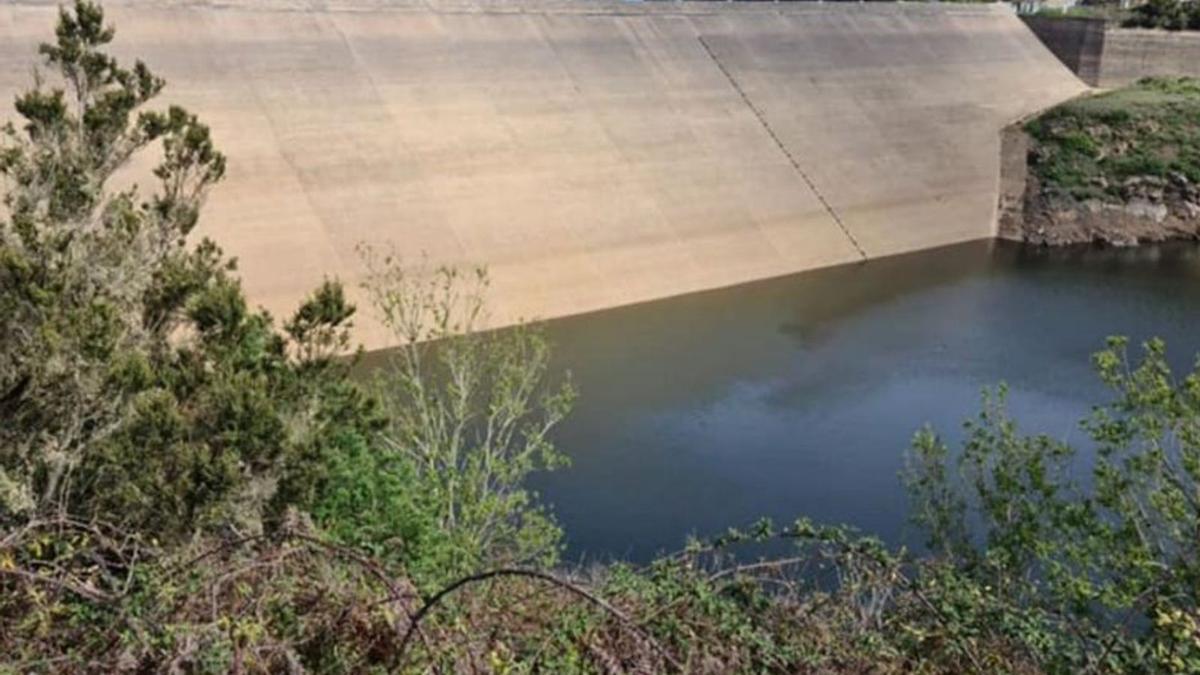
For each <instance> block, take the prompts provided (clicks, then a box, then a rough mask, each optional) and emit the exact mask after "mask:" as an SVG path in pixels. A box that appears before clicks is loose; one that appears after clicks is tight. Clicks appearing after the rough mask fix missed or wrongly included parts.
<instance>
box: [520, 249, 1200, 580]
mask: <svg viewBox="0 0 1200 675" xmlns="http://www.w3.org/2000/svg"><path fill="white" fill-rule="evenodd" d="M1198 278H1200V250H1198V249H1197V247H1195V246H1191V245H1186V246H1184V245H1177V246H1164V247H1152V248H1143V249H1136V250H1112V249H1108V250H1101V249H1090V248H1084V249H1071V250H1056V251H1047V250H1039V249H1028V248H1023V247H1019V246H1015V245H1009V244H1004V243H989V242H977V243H972V244H966V245H961V246H954V247H949V248H944V249H939V250H937V251H931V252H924V253H920V254H914V255H909V256H901V257H896V258H890V259H886V260H880V261H872V262H869V263H865V264H861V265H854V266H848V267H842V268H837V269H833V270H826V271H819V272H814V273H806V274H800V275H796V276H793V277H788V278H784V279H776V280H771V281H767V282H761V283H754V284H748V285H745V286H740V287H737V288H733V289H727V290H721V291H714V292H709V293H700V294H695V295H689V296H684V297H680V298H674V299H670V300H665V301H661V302H654V303H647V304H643V305H638V306H633V307H627V308H621V309H616V310H610V311H606V312H600V313H596V314H590V315H585V316H580V317H574V318H569V319H564V320H559V321H554V322H550V323H549V324H548V330H549V332H550V335H551V338H552V339H553V340H554V342H555V345H556V349H557V352H556V354H557V355H556V367H557V368H560V369H569V370H571V371H572V374H573V377H574V379H575V381H576V383H577V384H578V385H579V388H580V391H581V399H580V402H579V405H578V407H577V409H576V410H575V412H574V413H573V414H572V416H571V418H570V419H569V420H568V421H567V422H566V423H565V424H564V425H563V427H561V429H560V430H559V433H558V434H557V440H558V441H559V443H560V446H561V447H562V448H563V449H564V450H565V451H566V452H567V453H568V454H569V455H570V456H571V457H572V459H573V461H574V464H573V466H571V467H569V468H566V469H563V470H560V471H557V472H554V473H551V474H545V475H540V476H538V477H537V478H536V480H535V487H536V488H537V489H538V490H539V491H540V492H541V494H542V496H543V498H544V499H545V500H546V501H548V502H550V503H551V504H553V506H554V509H555V511H556V513H557V514H558V517H559V519H560V521H561V522H562V524H563V525H564V527H565V529H566V530H567V533H568V537H569V545H570V550H569V555H570V556H571V557H574V558H578V557H582V556H590V557H601V558H607V557H612V556H631V557H634V558H641V559H644V558H646V557H648V556H650V555H652V554H653V553H655V552H657V551H659V550H663V549H673V548H676V547H678V546H679V545H680V544H681V543H682V542H683V540H684V537H685V535H686V534H687V533H689V532H700V533H704V532H713V531H717V530H720V529H722V528H724V527H727V526H729V525H737V524H742V523H745V522H747V521H750V520H753V519H754V518H756V517H758V516H760V515H769V516H773V517H776V518H781V519H790V518H792V517H794V516H796V515H801V514H803V515H808V516H811V517H813V518H816V519H819V520H825V521H831V522H846V523H850V524H854V525H856V526H858V527H860V528H862V529H864V530H868V531H871V532H874V533H877V534H880V535H882V536H884V537H885V538H887V539H889V540H892V541H894V542H899V541H902V540H904V539H905V537H906V533H905V528H904V508H905V500H904V496H903V493H902V491H901V489H900V486H899V483H898V481H897V479H896V473H897V471H898V470H899V469H900V467H901V461H902V452H903V450H904V448H905V447H906V445H907V442H908V439H909V438H910V437H911V435H912V433H913V431H914V430H915V429H917V428H918V427H919V426H920V425H921V424H923V423H926V422H928V423H932V424H934V425H935V426H937V427H938V428H939V429H941V430H944V431H946V432H949V435H951V436H953V435H955V434H956V433H957V431H958V429H959V425H960V422H961V421H962V420H963V419H964V418H965V417H967V416H969V415H972V414H974V412H975V411H976V410H977V404H978V395H979V391H980V389H981V387H983V386H987V385H992V384H995V383H997V382H999V381H1001V380H1005V381H1007V382H1008V383H1009V385H1010V388H1011V390H1012V407H1013V409H1014V412H1015V413H1016V414H1017V415H1018V416H1019V418H1020V419H1021V420H1022V421H1023V423H1025V425H1026V426H1027V427H1028V428H1030V429H1032V430H1037V431H1043V432H1047V433H1051V434H1054V435H1056V436H1060V437H1063V438H1068V439H1075V438H1078V437H1079V435H1080V434H1079V432H1078V430H1077V428H1076V425H1075V421H1076V420H1077V419H1078V418H1079V417H1081V416H1082V415H1084V414H1086V413H1087V411H1088V409H1089V405H1090V404H1091V403H1093V402H1095V401H1097V400H1099V399H1100V397H1102V396H1103V395H1104V392H1103V390H1102V389H1101V388H1100V386H1099V384H1098V383H1097V382H1096V380H1095V378H1094V377H1093V376H1092V374H1091V370H1090V366H1089V363H1088V356H1089V355H1090V354H1091V353H1092V352H1094V351H1095V350H1096V349H1097V348H1099V347H1100V346H1101V345H1102V343H1103V339H1104V337H1105V336H1106V335H1109V334H1113V333H1123V334H1127V335H1130V336H1131V337H1133V338H1134V339H1135V340H1139V339H1144V338H1145V337H1148V336H1151V335H1161V336H1163V337H1164V338H1166V339H1167V340H1168V343H1169V345H1170V346H1171V348H1172V354H1173V358H1174V360H1175V361H1176V362H1177V363H1178V364H1179V365H1181V366H1183V365H1186V364H1188V363H1190V361H1191V358H1192V355H1193V354H1195V352H1196V351H1197V350H1198V349H1200V340H1198V337H1200V334H1198V333H1197V331H1196V330H1195V329H1196V327H1197V325H1198V324H1200V318H1198V317H1200V315H1198V314H1197V312H1196V309H1197V308H1198V307H1200V283H1197V280H1198Z"/></svg>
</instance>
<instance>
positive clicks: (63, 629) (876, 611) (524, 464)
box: [0, 0, 1200, 673]
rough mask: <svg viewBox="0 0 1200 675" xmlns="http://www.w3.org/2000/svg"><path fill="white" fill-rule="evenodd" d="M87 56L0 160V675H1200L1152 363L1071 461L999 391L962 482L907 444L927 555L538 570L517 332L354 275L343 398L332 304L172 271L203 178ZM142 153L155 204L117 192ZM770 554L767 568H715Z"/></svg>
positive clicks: (765, 527)
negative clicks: (355, 359)
mask: <svg viewBox="0 0 1200 675" xmlns="http://www.w3.org/2000/svg"><path fill="white" fill-rule="evenodd" d="M112 38H113V33H112V30H111V29H109V28H107V27H105V25H104V23H103V14H102V12H101V10H100V8H99V7H98V6H95V5H93V4H90V3H88V2H86V1H84V0H80V1H79V2H77V3H76V4H75V6H74V7H73V9H71V10H65V11H63V12H62V14H61V17H60V24H59V28H58V31H57V40H56V42H55V43H53V44H49V45H46V46H43V48H42V54H43V55H44V56H45V58H46V61H47V65H48V67H49V68H50V69H51V70H52V71H54V72H56V73H57V75H58V76H59V77H60V79H58V80H56V81H57V82H58V83H59V84H60V86H61V89H55V88H51V87H50V85H49V84H47V82H49V80H47V81H45V82H43V81H39V83H38V86H36V87H35V88H34V89H33V90H31V91H30V92H28V93H26V94H25V95H23V96H22V97H20V98H19V99H18V101H17V111H18V113H19V115H20V116H21V118H22V119H23V121H22V122H21V125H20V126H19V127H18V126H16V125H9V126H8V127H6V128H5V132H4V137H3V143H2V144H0V176H3V178H4V180H5V189H6V192H5V200H4V214H5V217H6V219H5V220H3V221H0V672H14V673H15V672H21V673H26V672H56V673H59V672H95V673H100V672H103V673H113V672H186V673H210V672H211V673H219V672H237V673H250V672H288V673H296V672H325V673H338V672H354V673H359V672H395V671H399V672H414V673H415V672H494V673H513V672H564V673H571V672H589V673H590V672H601V673H617V672H708V673H728V672H753V673H759V672H778V673H797V672H820V673H830V672H847V673H860V672H881V673H887V672H922V673H964V672H988V673H992V672H1016V673H1041V672H1052V673H1060V672H1061V673H1068V672H1069V673H1075V672H1092V673H1108V672H1112V673H1116V672H1196V671H1197V670H1200V611H1198V607H1197V594H1198V593H1200V556H1198V555H1197V550H1196V549H1197V547H1198V546H1200V539H1198V538H1197V537H1196V536H1195V533H1196V532H1197V531H1198V528H1200V497H1198V496H1197V495H1198V494H1200V482H1198V481H1200V433H1198V430H1200V371H1197V372H1193V373H1191V374H1189V375H1187V376H1186V377H1184V378H1183V379H1181V380H1177V379H1175V378H1174V377H1173V376H1172V375H1171V373H1170V372H1169V370H1168V369H1167V367H1166V365H1165V358H1164V353H1163V347H1162V346H1161V345H1160V344H1157V343H1151V344H1149V345H1147V346H1146V350H1145V354H1144V355H1143V357H1142V358H1141V359H1140V360H1139V361H1137V362H1131V361H1130V360H1129V359H1128V358H1127V357H1126V355H1125V344H1124V343H1123V342H1121V341H1114V342H1112V343H1111V344H1110V345H1109V347H1108V348H1107V349H1105V350H1104V351H1102V352H1101V353H1100V354H1098V355H1097V357H1096V365H1097V369H1098V371H1099V373H1100V375H1101V377H1102V378H1103V379H1104V381H1105V382H1107V383H1108V384H1109V385H1110V386H1111V387H1112V390H1113V392H1114V400H1113V401H1111V402H1109V403H1106V404H1104V405H1101V406H1099V407H1098V408H1097V409H1096V412H1095V414H1094V415H1093V416H1092V417H1090V418H1089V419H1088V420H1087V421H1086V422H1085V425H1084V426H1085V428H1086V430H1087V431H1088V433H1089V436H1090V437H1091V438H1092V439H1093V440H1094V441H1095V443H1096V446H1097V447H1098V448H1099V451H1098V454H1097V456H1096V457H1095V458H1094V460H1093V459H1091V458H1090V457H1091V456H1090V455H1087V456H1084V455H1080V454H1078V453H1077V452H1076V450H1075V449H1074V448H1072V447H1070V446H1068V445H1065V444H1064V443H1062V442H1060V441H1057V440H1055V439H1051V438H1046V437H1040V436H1036V437H1027V436H1024V435H1021V434H1020V433H1019V432H1018V430H1017V427H1016V424H1015V423H1014V422H1013V421H1012V420H1011V419H1009V418H1008V417H1007V415H1006V414H1005V412H1004V406H1003V390H1000V391H998V392H996V393H994V394H992V395H990V396H989V397H988V398H986V399H985V406H984V409H983V412H982V413H981V415H980V416H979V418H978V419H977V420H974V421H973V422H971V423H970V424H969V426H968V432H969V433H968V441H967V442H966V444H965V445H964V447H963V448H961V450H958V451H955V452H951V451H950V449H948V448H947V447H946V446H945V445H943V444H942V443H941V442H940V441H939V439H938V437H937V436H936V435H935V434H934V433H933V432H932V431H922V432H921V433H919V434H918V435H917V437H916V439H915V441H914V444H913V448H912V450H911V452H910V455H909V465H908V470H907V471H906V474H905V480H906V482H907V484H908V485H909V487H910V489H911V493H912V497H913V512H914V514H915V521H916V522H917V524H918V525H920V526H921V527H922V528H924V531H925V532H927V533H928V536H929V542H928V551H927V552H926V553H924V554H921V555H914V554H912V553H911V552H906V551H892V550H889V549H888V548H886V547H885V546H884V545H882V544H881V543H880V542H878V541H876V540H874V539H871V538H864V537H859V536H857V535H854V534H852V533H850V532H848V531H847V530H845V529H842V528H836V527H823V526H819V525H816V524H813V523H810V522H808V521H805V520H798V521H796V522H794V523H791V524H788V525H786V526H782V527H776V526H774V525H772V524H770V523H766V522H763V523H758V524H755V525H753V526H752V527H749V528H746V529H744V530H731V531H729V532H727V533H724V534H723V535H721V536H719V537H716V538H714V539H711V540H708V541H694V542H691V543H690V544H688V545H687V547H686V548H685V549H683V550H681V551H680V552H679V553H677V554H674V555H670V556H665V557H663V558H660V559H658V560H656V561H655V562H653V563H652V564H650V565H648V566H646V567H635V566H631V565H626V564H619V563H617V564H612V565H607V566H601V567H595V568H591V569H586V570H581V569H572V568H567V567H564V566H562V565H560V564H559V563H558V562H557V555H556V554H557V551H558V546H559V539H560V537H561V532H560V530H559V528H558V527H557V526H556V525H555V524H554V522H553V519H552V517H551V516H550V515H549V514H548V513H546V512H545V511H544V510H543V509H542V508H540V506H539V505H538V503H537V501H536V498H535V496H534V495H532V494H530V493H529V492H527V491H526V490H525V489H524V487H523V482H524V478H525V477H526V476H527V475H528V473H529V472H530V471H534V470H538V469H542V468H546V467H550V466H556V465H560V464H561V463H562V459H563V458H562V455H561V454H560V453H559V451H558V450H557V449H555V448H554V446H553V445H552V444H551V443H550V436H549V432H550V430H551V429H552V428H553V427H554V425H555V424H556V423H557V422H558V421H559V420H561V419H562V417H563V415H565V414H567V412H568V410H569V407H570V404H571V402H572V400H573V397H574V393H573V391H572V390H571V389H570V387H569V384H562V383H555V382H553V381H551V378H550V377H549V376H548V373H547V372H546V370H547V353H548V351H547V350H548V347H547V345H546V344H545V342H544V340H543V339H542V338H541V337H540V336H539V335H538V333H537V331H536V330H535V329H533V328H531V327H520V328H518V329H517V330H513V331H503V332H492V333H481V332H478V331H476V330H474V326H475V325H477V322H478V319H479V317H480V315H481V313H482V312H483V311H484V305H483V301H482V292H483V288H484V287H485V286H486V279H485V277H484V276H483V275H474V274H463V273H461V272H455V271H450V270H443V271H436V272H433V273H429V274H426V273H422V272H421V271H419V270H417V271H414V270H411V269H406V268H404V267H402V266H400V265H398V264H397V262H396V261H395V260H394V258H393V257H392V256H391V255H390V254H388V253H380V252H378V251H375V250H372V249H366V250H365V251H364V259H365V262H366V263H367V265H368V267H369V269H370V270H371V275H370V279H369V280H368V282H367V291H368V296H369V297H370V299H371V303H372V305H373V308H374V309H375V311H377V312H378V313H379V315H380V317H381V319H382V320H383V321H384V322H385V323H386V324H387V325H388V326H390V327H391V328H392V329H393V330H394V331H395V337H396V339H397V342H399V343H400V344H401V345H402V347H401V348H400V349H399V350H398V351H397V352H396V353H395V354H394V357H393V360H392V363H391V364H390V366H389V367H388V368H386V369H384V371H383V373H382V374H381V375H380V377H379V378H378V380H377V381H376V382H375V383H374V384H372V385H366V386H364V385H362V384H359V383H357V382H356V381H355V380H353V379H351V378H350V377H349V372H348V369H349V367H350V365H351V364H349V363H347V362H346V361H344V360H342V359H340V358H338V357H337V355H338V354H340V353H343V352H344V351H345V350H346V349H347V348H348V347H349V338H348V332H347V330H348V328H349V326H350V322H351V321H352V319H353V317H354V316H355V308H354V307H352V306H351V305H350V304H349V303H348V302H347V299H346V297H345V294H344V293H343V289H342V288H341V286H340V285H339V284H338V283H337V282H334V281H329V282H326V283H324V284H322V285H321V286H320V287H319V288H317V289H315V290H314V292H313V293H312V294H311V295H310V297H309V298H308V299H307V300H306V301H305V302H304V303H302V304H301V306H300V307H299V308H298V309H297V311H296V312H295V314H293V316H291V317H290V318H289V319H287V320H286V321H284V322H283V323H282V324H281V325H279V326H277V324H276V323H275V321H274V320H273V318H272V317H270V316H268V315H267V314H266V313H264V312H262V311H260V310H252V309H250V307H249V305H248V303H247V301H246V299H245V297H244V295H243V293H242V290H241V287H240V285H239V283H238V281H237V277H236V275H235V270H234V267H233V264H232V262H230V261H228V260H227V259H225V258H224V257H223V255H222V254H221V252H220V251H219V249H218V248H217V247H216V245H215V244H213V243H212V242H208V241H201V242H199V243H196V244H194V245H193V244H189V243H188V235H189V233H190V232H191V230H192V228H193V227H194V225H195V223H196V219H197V217H198V214H199V211H200V207H201V205H202V203H203V199H204V196H205V194H206V192H207V190H208V189H209V188H210V187H211V186H212V185H213V184H214V183H216V182H217V181H218V180H220V179H221V177H222V175H223V173H224V168H225V163H224V158H223V157H222V155H221V154H220V153H219V152H217V150H216V149H215V148H214V146H213V143H212V139H211V137H210V134H209V131H208V129H207V127H205V126H204V125H203V124H202V123H201V122H200V121H199V120H197V119H196V118H195V117H194V116H193V115H191V114H189V113H188V112H186V111H184V110H182V109H179V108H170V109H168V110H167V111H166V112H162V113H157V112H149V111H146V110H145V105H146V104H147V103H148V102H149V101H150V100H151V99H153V98H154V97H155V96H156V95H157V94H158V93H159V92H160V90H161V89H162V86H163V83H162V81H161V80H159V79H157V78H156V77H154V76H153V74H152V73H151V72H150V71H149V69H148V68H146V67H145V66H143V65H142V64H137V65H135V66H134V67H133V68H131V69H125V68H122V67H121V66H120V65H119V64H118V63H116V62H115V61H114V60H112V59H111V58H110V57H108V56H106V55H105V54H104V52H103V51H102V49H103V47H104V46H105V45H106V44H107V43H108V42H110V41H111V39H112ZM147 151H159V152H161V153H162V159H161V161H160V163H159V164H158V166H157V168H156V169H155V171H154V177H155V180H156V181H157V184H156V189H155V191H154V192H153V193H152V194H150V195H148V196H141V195H139V194H138V193H136V192H133V191H117V192H112V191H110V188H108V185H109V179H110V178H111V177H112V176H113V175H114V174H115V173H116V172H117V171H118V170H119V169H120V168H121V167H123V166H124V165H125V164H126V163H127V162H128V160H129V159H130V158H131V157H133V156H134V155H136V154H137V153H139V152H147ZM1089 464H1090V466H1091V473H1090V475H1081V474H1080V473H1079V468H1080V466H1081V465H1083V466H1087V465H1089ZM765 540H783V541H787V542H790V543H791V544H792V545H793V547H794V548H793V550H792V552H791V553H790V554H788V555H785V556H783V557H777V558H772V559H768V560H758V559H751V560H742V559H741V558H740V557H739V556H738V555H737V553H738V551H739V549H740V548H741V547H743V546H745V545H746V544H754V543H756V542H761V541H765Z"/></svg>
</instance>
